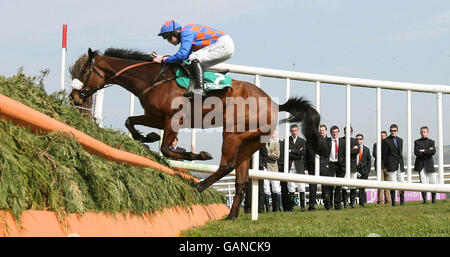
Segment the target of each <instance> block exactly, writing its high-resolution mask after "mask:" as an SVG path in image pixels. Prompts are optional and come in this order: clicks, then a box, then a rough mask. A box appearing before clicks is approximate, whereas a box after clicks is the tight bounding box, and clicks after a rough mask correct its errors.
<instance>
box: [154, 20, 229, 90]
mask: <svg viewBox="0 0 450 257" xmlns="http://www.w3.org/2000/svg"><path fill="white" fill-rule="evenodd" d="M158 36H162V37H163V38H164V39H165V40H167V41H169V43H171V44H173V45H178V44H179V43H181V46H180V49H179V50H178V52H177V53H176V54H174V55H172V56H169V57H164V58H162V57H159V56H157V57H155V58H154V59H153V61H154V62H157V63H176V62H182V61H184V60H189V61H190V62H191V65H192V67H193V70H194V73H195V83H194V85H195V86H194V90H193V91H194V92H195V93H201V94H202V95H203V96H204V92H203V90H204V85H203V69H204V68H205V69H207V68H209V67H211V66H214V65H216V64H218V63H221V62H224V61H226V60H228V59H229V58H231V56H233V54H234V43H233V40H232V39H231V37H230V36H229V35H226V34H225V33H224V32H222V31H220V30H217V29H214V28H211V27H208V26H203V25H198V24H189V25H186V26H184V27H182V26H181V24H179V23H178V22H176V21H174V20H170V21H166V22H165V23H164V24H163V25H162V26H161V32H160V33H159V34H158ZM194 92H192V91H188V92H186V93H185V94H184V96H186V97H192V96H193V95H194Z"/></svg>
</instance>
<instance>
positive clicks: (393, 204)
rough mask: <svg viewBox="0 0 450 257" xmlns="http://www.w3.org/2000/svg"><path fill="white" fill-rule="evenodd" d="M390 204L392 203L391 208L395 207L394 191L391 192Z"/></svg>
mask: <svg viewBox="0 0 450 257" xmlns="http://www.w3.org/2000/svg"><path fill="white" fill-rule="evenodd" d="M391 202H392V206H395V202H396V195H395V190H391Z"/></svg>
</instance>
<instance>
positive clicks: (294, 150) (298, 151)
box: [279, 124, 306, 211]
mask: <svg viewBox="0 0 450 257" xmlns="http://www.w3.org/2000/svg"><path fill="white" fill-rule="evenodd" d="M290 129H291V135H290V136H289V169H288V170H289V173H294V174H305V166H304V162H303V155H304V154H305V152H306V149H305V143H306V142H305V140H304V139H303V138H300V137H299V136H298V135H299V129H298V125H296V124H293V125H291V128H290ZM280 149H282V150H281V153H280V159H279V160H283V159H282V158H284V142H280ZM280 168H283V169H282V170H280ZM279 171H281V172H284V161H282V164H281V165H279ZM296 189H297V190H299V192H300V208H301V211H305V206H306V202H305V201H306V199H305V189H306V188H305V184H303V183H295V182H284V183H283V182H282V183H281V198H282V203H283V210H284V211H294V193H295V190H296Z"/></svg>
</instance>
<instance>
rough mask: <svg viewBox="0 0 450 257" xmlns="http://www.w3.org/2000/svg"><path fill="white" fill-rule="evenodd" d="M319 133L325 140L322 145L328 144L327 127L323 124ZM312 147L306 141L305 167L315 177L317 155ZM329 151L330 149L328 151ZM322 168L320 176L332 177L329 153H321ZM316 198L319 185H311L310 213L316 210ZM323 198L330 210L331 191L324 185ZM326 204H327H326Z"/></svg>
mask: <svg viewBox="0 0 450 257" xmlns="http://www.w3.org/2000/svg"><path fill="white" fill-rule="evenodd" d="M319 133H320V135H321V136H322V137H323V138H324V140H323V141H321V142H322V143H326V142H327V126H326V125H324V124H321V125H320V126H319ZM312 149H313V148H312V147H309V146H308V141H306V155H305V166H306V169H307V170H308V174H309V175H313V176H314V175H315V174H316V168H315V167H316V153H315V152H314V151H312ZM328 150H329V149H328ZM317 154H319V153H317ZM320 154H321V155H320V162H319V165H320V168H319V172H320V176H330V175H329V172H328V164H329V162H330V160H329V156H330V154H329V153H328V155H326V154H324V153H320ZM316 196H317V184H309V204H308V205H309V207H308V211H314V210H316V207H315V205H316ZM322 198H323V201H324V205H325V206H326V208H329V204H328V202H329V201H330V197H329V189H328V186H326V185H322ZM325 202H326V204H325Z"/></svg>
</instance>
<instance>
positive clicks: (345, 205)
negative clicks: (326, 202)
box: [342, 189, 348, 209]
mask: <svg viewBox="0 0 450 257" xmlns="http://www.w3.org/2000/svg"><path fill="white" fill-rule="evenodd" d="M347 199H348V194H347V189H342V202H343V203H344V208H345V209H347V207H348V200H347Z"/></svg>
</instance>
